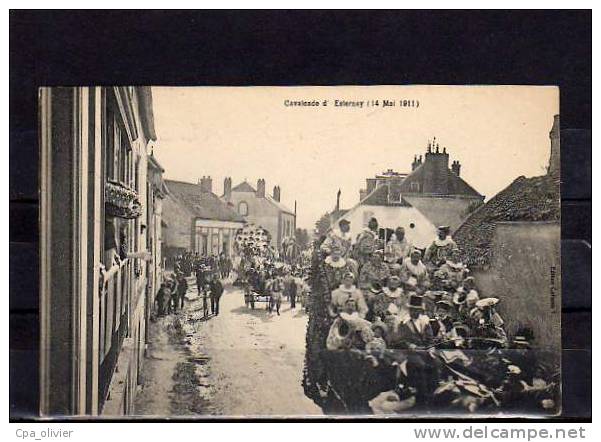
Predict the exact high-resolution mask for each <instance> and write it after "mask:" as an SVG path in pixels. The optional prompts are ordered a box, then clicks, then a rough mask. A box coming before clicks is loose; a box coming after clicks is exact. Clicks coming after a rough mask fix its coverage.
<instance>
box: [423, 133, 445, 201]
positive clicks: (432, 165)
mask: <svg viewBox="0 0 601 442" xmlns="http://www.w3.org/2000/svg"><path fill="white" fill-rule="evenodd" d="M434 140H435V141H436V138H434ZM432 148H435V149H436V150H435V151H433V149H432ZM423 167H424V181H423V193H430V194H436V195H446V194H447V193H448V190H449V189H448V176H447V174H448V170H449V154H448V153H447V151H446V148H444V149H443V151H442V152H441V151H440V144H439V143H435V142H433V143H431V144H430V143H428V150H427V152H426V158H425V160H424V166H423Z"/></svg>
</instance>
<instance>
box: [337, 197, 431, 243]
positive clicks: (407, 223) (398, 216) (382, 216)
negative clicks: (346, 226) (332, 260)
mask: <svg viewBox="0 0 601 442" xmlns="http://www.w3.org/2000/svg"><path fill="white" fill-rule="evenodd" d="M371 217H375V218H376V219H377V220H378V223H379V226H380V228H389V229H396V228H397V227H404V228H405V235H406V237H407V238H408V239H409V240H410V241H411V242H412V243H413V245H414V246H416V247H420V248H425V247H427V246H429V245H430V244H431V243H432V241H433V239H434V238H435V237H436V226H434V224H433V223H432V222H431V221H429V220H428V219H427V218H426V217H425V216H424V215H422V213H421V212H420V211H418V210H417V209H415V208H414V207H402V206H396V207H395V206H367V205H366V206H357V207H355V208H353V209H351V210H349V211H348V212H347V213H346V214H345V215H344V216H343V217H342V218H341V219H346V220H349V221H350V222H351V234H352V236H353V238H355V237H356V236H357V235H358V234H359V233H360V232H361V231H362V230H363V229H364V228H365V227H366V226H367V222H368V221H369V219H370V218H371ZM411 224H413V225H414V227H411Z"/></svg>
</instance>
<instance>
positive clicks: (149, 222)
mask: <svg viewBox="0 0 601 442" xmlns="http://www.w3.org/2000/svg"><path fill="white" fill-rule="evenodd" d="M71 93H75V94H76V96H77V97H79V98H78V100H84V101H89V102H90V105H89V106H79V107H77V108H76V109H75V110H77V111H81V112H83V113H85V115H83V116H81V118H79V120H78V121H85V122H87V123H88V124H89V125H90V127H89V128H87V129H86V130H87V131H88V132H89V133H94V134H97V135H98V136H97V137H91V136H90V137H88V138H89V140H90V141H89V143H88V144H84V145H82V147H81V148H82V149H84V151H83V152H81V153H78V154H77V155H75V154H74V153H73V152H72V153H73V155H75V156H74V157H73V158H72V159H71V160H72V162H73V163H74V164H75V165H76V166H75V169H74V170H76V171H77V172H78V173H79V175H78V176H81V177H85V180H83V179H82V180H81V181H76V182H74V181H73V179H74V178H73V175H71V174H69V173H68V170H71V169H68V168H65V170H62V169H60V168H52V167H50V164H52V162H51V161H50V159H51V158H52V155H53V152H54V151H53V150H52V147H53V143H54V138H53V137H52V134H51V133H50V129H48V131H49V132H48V133H46V138H44V133H43V134H42V135H43V136H42V138H43V139H44V140H46V141H45V143H46V144H44V145H43V149H44V150H43V152H46V153H47V155H48V161H49V163H48V165H47V169H48V170H50V172H49V173H50V176H49V178H48V180H47V181H44V183H45V184H44V185H45V187H43V188H44V189H45V191H46V192H45V193H43V195H45V198H46V200H45V201H47V203H45V204H46V205H45V206H44V207H46V208H47V212H48V213H47V215H48V217H49V219H50V218H51V217H52V216H54V217H55V218H60V217H61V215H62V214H63V213H65V211H69V213H75V214H76V219H77V220H78V222H77V223H76V225H74V226H71V225H67V226H66V227H64V225H63V224H61V223H58V222H55V224H53V225H54V226H60V228H55V229H54V230H52V229H50V227H48V231H46V232H42V233H43V234H42V239H43V240H44V241H46V240H47V241H46V242H44V241H42V242H43V243H44V244H45V249H44V250H45V251H46V252H45V255H44V256H45V257H46V258H47V259H46V260H43V265H42V274H43V275H46V276H45V279H44V278H42V287H45V288H46V289H45V290H46V292H45V293H47V295H46V296H43V297H42V299H43V301H44V302H43V304H42V306H43V308H42V313H43V314H42V318H43V321H44V322H43V324H44V334H43V342H42V345H43V346H45V347H46V348H51V349H53V351H48V352H43V354H44V358H45V359H44V360H43V361H42V367H43V369H42V373H43V374H44V376H43V377H42V386H41V391H42V392H43V393H44V394H43V395H42V396H43V397H42V399H43V400H42V404H43V407H42V409H43V410H44V413H45V414H48V415H53V414H57V413H63V414H91V415H102V416H110V417H114V416H117V417H142V418H143V417H154V418H156V417H159V418H160V417H171V418H183V419H195V418H196V419H209V418H215V419H219V418H248V417H250V418H252V417H255V418H261V417H271V418H278V417H279V418H289V417H324V416H357V415H361V416H382V415H392V416H408V417H415V416H417V417H419V416H423V415H428V416H430V415H449V414H460V415H520V416H522V415H540V416H545V415H555V414H557V413H559V411H560V408H561V407H560V404H561V371H560V364H559V361H560V354H561V328H560V314H561V290H560V289H561V278H560V275H561V272H560V270H559V269H560V262H559V257H560V248H559V245H560V205H559V202H560V198H559V183H560V174H559V149H560V145H559V144H560V143H559V142H560V116H559V114H558V112H559V107H558V106H559V105H558V103H559V98H558V97H559V95H558V90H557V89H556V88H549V87H527V88H515V87H509V86H508V87H490V88H489V87H481V88H471V87H464V88H460V87H430V86H419V87H417V86H416V87H380V86H378V87H361V88H333V87H332V88H330V87H326V88H296V87H294V88H269V87H268V88H211V87H207V88H205V87H198V88H196V87H194V88H177V87H131V88H129V87H118V88H97V89H94V88H79V89H76V90H75V91H74V92H73V91H71V92H69V91H68V90H62V89H47V90H44V91H42V94H41V109H42V110H44V109H45V111H43V112H42V122H45V124H46V126H43V127H49V128H50V127H51V128H52V131H54V132H52V133H54V134H56V133H62V132H61V130H65V131H67V132H68V130H67V129H68V128H67V129H65V128H64V127H63V126H61V124H62V123H61V122H64V121H68V119H66V120H65V119H64V118H63V119H61V118H56V117H55V119H54V120H53V119H52V118H51V117H52V115H54V114H53V113H52V112H55V113H56V109H63V108H62V107H61V105H63V104H64V103H65V102H69V103H71V101H69V100H71V98H72V97H71V95H69V94H71ZM63 107H64V106H63ZM96 108H97V110H98V112H96V113H95V114H94V115H95V116H96V117H98V118H96V117H93V115H91V114H87V113H86V112H89V111H90V109H96ZM75 110H74V109H70V108H69V107H68V106H66V108H65V109H64V112H65V113H66V114H65V115H71V114H72V113H73V112H75ZM449 115H452V116H453V117H452V118H450V117H449ZM59 116H60V115H59ZM69 130H70V129H69ZM68 133H71V132H68ZM70 152H71V151H70ZM81 158H89V159H90V161H82V160H81ZM92 159H93V161H92ZM67 169H68V170H67ZM43 170H46V169H43ZM53 186H58V187H55V188H56V189H62V188H66V187H65V186H71V187H69V188H75V189H78V192H79V193H78V195H80V197H79V199H77V198H74V199H64V200H63V199H56V198H52V190H53ZM44 213H46V212H44ZM82 232H83V233H82ZM51 233H52V236H50V234H51ZM78 235H79V236H78ZM79 237H81V238H84V239H85V241H83V240H81V241H80V240H76V241H74V240H73V238H79ZM65 243H67V244H72V246H73V247H75V248H76V252H77V253H75V255H74V256H73V258H72V261H69V264H70V265H69V266H63V267H60V264H61V263H62V256H63V255H61V253H63V252H62V250H63V249H62V248H61V244H65ZM71 264H72V265H71ZM53 268H54V269H55V271H51V270H52V269H53ZM58 276H61V277H60V278H59V277H58ZM73 281H76V282H77V285H76V286H74V285H73V284H74V283H73ZM50 289H52V290H50ZM43 293H44V292H43ZM50 294H52V297H51V296H50ZM65 336H75V338H73V339H75V342H74V343H73V345H70V346H68V347H65V346H64V345H62V344H64V342H65ZM74 361H76V362H77V363H75V362H74ZM68 364H72V365H73V366H76V367H78V370H71V369H70V368H68V367H71V365H68ZM69 370H70V371H69ZM65 371H69V373H71V377H65V375H64V372H65ZM66 385H68V388H67V387H66ZM61 386H62V387H61ZM69 392H71V393H69Z"/></svg>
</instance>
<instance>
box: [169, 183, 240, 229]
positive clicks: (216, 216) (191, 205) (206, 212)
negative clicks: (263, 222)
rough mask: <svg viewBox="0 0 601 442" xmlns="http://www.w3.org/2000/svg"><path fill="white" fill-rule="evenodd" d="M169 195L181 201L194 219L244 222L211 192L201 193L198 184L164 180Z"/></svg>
mask: <svg viewBox="0 0 601 442" xmlns="http://www.w3.org/2000/svg"><path fill="white" fill-rule="evenodd" d="M165 184H166V186H167V189H168V190H169V193H171V194H172V195H173V196H175V197H176V198H177V199H178V200H179V201H181V202H182V203H183V204H184V205H185V206H186V208H187V209H188V210H189V211H190V212H191V213H192V214H193V215H194V216H195V217H196V218H202V219H210V220H217V221H232V222H244V218H242V217H241V216H240V215H239V214H238V213H236V211H235V210H234V209H232V208H231V207H229V206H228V205H227V204H226V203H224V202H223V201H222V200H221V199H220V198H219V197H218V196H217V195H215V194H214V193H213V192H203V191H201V188H200V186H199V185H198V184H192V183H186V182H183V181H174V180H165Z"/></svg>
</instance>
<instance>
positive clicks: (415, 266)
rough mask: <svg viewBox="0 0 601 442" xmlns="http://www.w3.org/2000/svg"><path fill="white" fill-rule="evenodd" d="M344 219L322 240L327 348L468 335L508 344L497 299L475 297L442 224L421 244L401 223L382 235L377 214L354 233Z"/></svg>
mask: <svg viewBox="0 0 601 442" xmlns="http://www.w3.org/2000/svg"><path fill="white" fill-rule="evenodd" d="M349 224H350V223H349V221H347V220H344V219H343V220H341V221H340V222H339V225H338V228H337V229H333V230H331V231H330V232H329V234H328V235H327V237H326V238H325V239H324V240H323V242H322V243H321V245H320V251H321V252H322V256H323V259H324V268H325V273H326V277H327V280H328V286H329V287H330V289H331V297H330V304H329V313H330V317H331V319H332V325H331V329H330V334H329V336H328V341H327V346H328V348H329V349H331V350H335V349H343V348H351V347H358V348H366V347H377V348H427V347H430V346H432V345H438V344H442V343H444V342H448V343H449V346H453V347H455V346H457V345H462V342H464V340H465V339H466V338H484V339H486V340H488V341H492V342H493V343H494V342H496V343H498V345H499V346H506V345H507V344H508V342H507V334H506V332H505V329H504V321H503V319H502V318H501V316H500V315H499V313H498V312H497V311H496V310H495V305H496V304H497V303H498V302H499V299H498V298H492V297H489V298H483V297H481V296H480V293H479V292H478V289H477V287H476V284H475V280H474V278H473V277H472V276H470V272H469V269H468V268H467V266H465V265H464V264H463V263H462V262H461V259H460V253H459V249H458V248H457V245H456V244H455V242H454V241H453V239H452V238H451V236H450V235H449V227H448V226H440V227H439V228H438V236H437V237H436V238H434V239H433V241H432V243H431V245H430V246H429V247H427V248H426V249H425V250H420V249H419V248H416V247H414V246H413V245H412V244H411V241H410V239H409V238H407V237H406V235H405V231H404V229H403V228H402V227H398V228H397V229H396V230H395V232H394V234H392V235H391V236H390V238H388V240H387V241H385V240H384V239H382V238H380V236H379V226H378V221H377V219H375V218H372V219H371V220H370V221H369V223H368V226H367V227H366V228H365V229H364V230H363V231H362V232H361V233H360V234H359V235H358V236H357V237H356V238H354V239H353V238H351V237H350V235H349V231H350V225H349ZM349 326H350V329H353V330H354V331H355V332H356V333H349Z"/></svg>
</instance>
